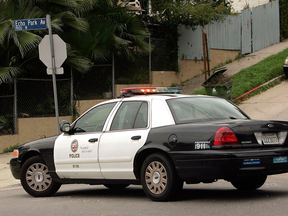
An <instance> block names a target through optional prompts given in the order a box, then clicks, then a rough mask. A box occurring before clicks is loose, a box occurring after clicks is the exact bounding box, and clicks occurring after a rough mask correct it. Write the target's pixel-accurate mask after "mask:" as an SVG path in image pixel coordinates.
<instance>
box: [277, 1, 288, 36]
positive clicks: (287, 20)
mask: <svg viewBox="0 0 288 216" xmlns="http://www.w3.org/2000/svg"><path fill="white" fill-rule="evenodd" d="M279 10H280V38H281V40H283V39H286V38H288V1H287V0H279Z"/></svg>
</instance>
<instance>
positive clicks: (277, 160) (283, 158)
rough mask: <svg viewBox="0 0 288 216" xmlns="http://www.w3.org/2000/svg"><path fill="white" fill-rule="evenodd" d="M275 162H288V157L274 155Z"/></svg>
mask: <svg viewBox="0 0 288 216" xmlns="http://www.w3.org/2000/svg"><path fill="white" fill-rule="evenodd" d="M273 163H287V157H286V156H283V157H274V158H273Z"/></svg>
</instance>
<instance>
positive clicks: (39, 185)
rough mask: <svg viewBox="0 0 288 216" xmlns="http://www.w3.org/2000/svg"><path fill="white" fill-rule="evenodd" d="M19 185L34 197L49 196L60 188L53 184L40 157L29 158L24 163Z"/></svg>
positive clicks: (58, 185) (57, 184)
mask: <svg viewBox="0 0 288 216" xmlns="http://www.w3.org/2000/svg"><path fill="white" fill-rule="evenodd" d="M21 184H22V186H23V188H24V189H25V191H26V192H27V193H28V194H30V195H32V196H35V197H41V196H50V195H52V194H54V193H56V192H57V191H58V190H59V188H60V186H61V185H60V184H59V183H56V182H54V180H53V179H52V177H51V176H50V174H49V172H48V168H47V166H46V165H45V162H44V160H43V159H42V157H40V156H34V157H31V158H29V159H28V160H27V161H26V162H25V163H24V165H23V167H22V169H21Z"/></svg>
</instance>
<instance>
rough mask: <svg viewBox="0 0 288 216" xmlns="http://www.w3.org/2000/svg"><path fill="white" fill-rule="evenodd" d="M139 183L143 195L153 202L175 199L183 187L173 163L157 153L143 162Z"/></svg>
mask: <svg viewBox="0 0 288 216" xmlns="http://www.w3.org/2000/svg"><path fill="white" fill-rule="evenodd" d="M141 183H142V187H143V190H144V192H145V194H146V195H147V196H148V197H149V198H150V199H151V200H153V201H167V200H172V199H176V198H177V195H179V193H178V192H179V191H180V190H181V189H182V187H183V181H182V180H181V179H180V178H179V176H178V174H177V172H176V170H175V168H174V164H173V162H172V161H171V160H170V159H169V158H168V157H166V156H165V155H163V154H158V153H156V154H152V155H150V156H148V157H147V158H146V160H145V161H144V163H143V165H142V169H141Z"/></svg>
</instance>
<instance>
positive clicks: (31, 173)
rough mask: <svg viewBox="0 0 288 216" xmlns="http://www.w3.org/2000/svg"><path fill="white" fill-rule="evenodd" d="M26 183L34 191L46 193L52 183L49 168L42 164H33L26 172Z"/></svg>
mask: <svg viewBox="0 0 288 216" xmlns="http://www.w3.org/2000/svg"><path fill="white" fill-rule="evenodd" d="M26 182H27V184H28V186H29V187H30V188H31V189H32V190H34V191H45V190H46V189H47V188H49V186H50V185H51V183H52V178H51V176H50V174H49V173H48V168H47V166H46V165H44V164H42V163H35V164H32V165H31V166H30V167H29V168H28V169H27V171H26Z"/></svg>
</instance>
